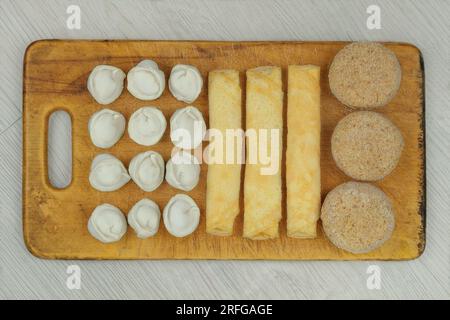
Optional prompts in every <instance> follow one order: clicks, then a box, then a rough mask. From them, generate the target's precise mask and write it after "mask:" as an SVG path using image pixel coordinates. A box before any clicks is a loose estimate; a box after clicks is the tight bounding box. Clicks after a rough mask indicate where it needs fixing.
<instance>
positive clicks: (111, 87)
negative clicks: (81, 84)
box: [87, 65, 126, 104]
mask: <svg viewBox="0 0 450 320" xmlns="http://www.w3.org/2000/svg"><path fill="white" fill-rule="evenodd" d="M125 77H126V75H125V72H123V71H122V70H121V69H119V68H117V67H114V66H108V65H98V66H96V67H95V68H94V69H93V70H92V71H91V73H90V74H89V78H88V81H87V88H88V91H89V93H90V94H91V96H92V97H93V98H94V99H95V101H97V102H98V103H100V104H110V103H112V102H114V101H115V100H116V99H117V98H118V97H119V96H120V94H121V93H122V90H123V81H124V80H125Z"/></svg>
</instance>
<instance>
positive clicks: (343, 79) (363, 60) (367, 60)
mask: <svg viewBox="0 0 450 320" xmlns="http://www.w3.org/2000/svg"><path fill="white" fill-rule="evenodd" d="M328 78H329V83H330V89H331V92H332V93H333V94H334V95H335V96H336V98H337V99H338V100H339V101H341V102H342V103H343V104H345V105H347V106H349V107H351V108H354V109H368V108H378V107H381V106H384V105H386V104H388V103H389V102H390V101H391V100H392V99H393V98H394V96H395V95H396V93H397V91H398V89H399V88H400V82H401V78H402V70H401V66H400V63H399V61H398V59H397V56H396V55H395V53H394V52H392V51H391V50H390V49H388V48H386V47H385V46H383V45H382V44H380V43H376V42H355V43H352V44H349V45H347V46H345V47H344V48H343V49H342V50H341V51H339V52H338V53H337V55H336V56H335V58H334V60H333V62H332V64H331V66H330V71H329V74H328Z"/></svg>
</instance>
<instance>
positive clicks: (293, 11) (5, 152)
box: [0, 0, 450, 299]
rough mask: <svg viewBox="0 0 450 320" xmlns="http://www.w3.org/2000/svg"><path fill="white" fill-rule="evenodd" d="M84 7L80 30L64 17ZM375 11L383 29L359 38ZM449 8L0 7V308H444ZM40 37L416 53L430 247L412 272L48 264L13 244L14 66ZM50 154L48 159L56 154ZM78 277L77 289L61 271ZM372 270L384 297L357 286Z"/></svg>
mask: <svg viewBox="0 0 450 320" xmlns="http://www.w3.org/2000/svg"><path fill="white" fill-rule="evenodd" d="M70 4H78V5H79V6H80V7H81V19H82V21H81V26H82V28H81V30H69V29H67V28H66V19H67V17H68V15H67V14H66V9H67V7H68V5H70ZM371 4H377V5H379V6H380V7H381V12H382V20H381V22H382V29H381V30H373V31H372V30H368V29H367V27H366V19H367V17H368V14H367V13H366V9H367V7H368V6H369V5H371ZM449 16H450V1H447V0H440V1H438V0H434V1H419V0H417V1H406V0H403V1H382V0H378V1H376V0H369V1H366V0H362V1H357V0H353V1H350V0H328V1H326V0H323V1H319V0H317V1H313V0H310V1H302V0H298V1H293V0H284V1H282V0H280V1H264V0H259V1H256V0H222V1H220V0H211V1H194V0H190V1H173V0H153V1H124V0H121V1H75V0H72V1H43V0H40V1H36V0H33V1H31V0H30V1H7V0H0V44H1V50H0V52H1V56H0V66H1V69H0V70H1V72H0V201H1V202H0V210H1V212H0V217H1V220H0V298H56V299H57V298H194V299H197V298H232V299H244V298H272V299H284V298H296V299H303V298H334V299H335V298H355V299H359V298H449V297H450V277H449V275H450V210H449V209H450V208H449V184H450V183H449V181H450V170H449V167H450V165H449V163H450V159H449V158H450V157H449V156H450V148H449V142H448V141H449V138H450V135H449V133H450V110H448V109H449V102H450V99H449V98H450V70H449V63H450V34H449V31H450V20H449V19H448V17H449ZM42 38H86V39H174V40H176V39H197V40H364V39H366V40H380V41H388V40H391V41H405V42H411V43H414V44H416V45H417V46H418V47H419V48H420V49H421V50H422V52H423V55H424V60H425V70H426V108H427V110H426V121H427V124H426V129H427V132H426V143H427V146H426V147H427V198H428V199H427V201H428V205H427V248H426V250H425V253H424V255H423V256H422V257H421V258H419V259H418V260H415V261H410V262H384V263H381V262H379V263H378V262H371V263H369V262H271V261H266V262H264V261H261V262H244V261H193V262H191V261H130V262H120V261H116V262H114V261H112V262H102V261H84V262H82V261H46V260H39V259H37V258H34V257H33V256H32V255H30V254H29V253H28V251H27V250H26V248H25V247H24V243H23V240H22V211H21V210H22V206H21V201H22V192H21V188H22V183H21V180H22V173H21V170H22V149H21V148H22V121H21V119H22V118H21V116H22V62H23V61H22V59H23V54H24V51H25V48H26V47H27V45H28V44H29V43H30V42H32V41H34V40H37V39H42ZM58 152H59V150H55V154H56V155H58ZM71 264H77V265H79V266H80V268H81V275H82V286H81V289H80V290H69V289H68V288H67V287H66V279H67V276H68V275H67V274H66V269H67V267H68V266H69V265H71ZM371 264H376V265H378V266H379V267H380V268H381V279H382V283H381V289H380V290H369V289H367V286H366V280H367V277H368V275H367V274H366V270H367V267H368V266H369V265H371Z"/></svg>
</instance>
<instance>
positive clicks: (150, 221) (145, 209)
mask: <svg viewBox="0 0 450 320" xmlns="http://www.w3.org/2000/svg"><path fill="white" fill-rule="evenodd" d="M160 219H161V211H160V210H159V207H158V205H157V204H156V203H155V202H154V201H152V200H150V199H145V198H144V199H142V200H140V201H138V202H137V203H136V204H135V205H134V206H133V208H131V210H130V212H128V217H127V220H128V224H129V225H130V227H131V228H133V230H134V231H135V232H136V235H137V237H138V238H141V239H146V238H148V237H151V236H154V235H155V234H156V233H157V232H158V229H159V220H160Z"/></svg>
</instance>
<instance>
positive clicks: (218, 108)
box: [206, 70, 244, 236]
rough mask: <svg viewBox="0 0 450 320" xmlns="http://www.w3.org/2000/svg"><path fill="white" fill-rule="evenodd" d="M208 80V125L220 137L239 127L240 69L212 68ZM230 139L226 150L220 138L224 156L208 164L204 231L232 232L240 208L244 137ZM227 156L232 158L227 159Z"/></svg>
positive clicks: (212, 232) (240, 109) (240, 128)
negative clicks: (230, 145)
mask: <svg viewBox="0 0 450 320" xmlns="http://www.w3.org/2000/svg"><path fill="white" fill-rule="evenodd" d="M208 81H209V82H208V98H209V127H210V128H211V129H214V130H219V131H220V133H221V134H222V137H225V138H226V137H227V134H226V130H233V129H235V130H242V104H241V100H242V98H241V86H240V81H239V72H238V71H237V70H214V71H211V72H210V73H209V76H208ZM242 133H243V131H242ZM233 139H234V144H233V146H234V147H233V149H231V148H230V149H227V148H226V143H227V142H226V141H222V143H223V144H224V146H223V149H222V150H223V157H222V158H223V159H217V160H221V161H218V162H219V163H216V162H214V163H208V176H207V183H206V232H207V233H209V234H213V235H218V236H229V235H231V234H232V233H233V226H234V220H235V218H236V216H237V215H238V214H239V211H240V208H239V192H240V187H241V167H242V164H241V163H243V161H242V157H243V150H242V149H243V146H244V136H243V135H239V133H238V134H237V137H236V138H234V137H233ZM212 143H214V142H212ZM227 152H230V153H234V154H227ZM239 155H240V156H239ZM227 158H230V159H231V161H229V162H228V161H227ZM211 160H212V159H211Z"/></svg>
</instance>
